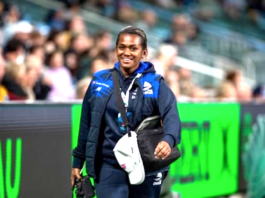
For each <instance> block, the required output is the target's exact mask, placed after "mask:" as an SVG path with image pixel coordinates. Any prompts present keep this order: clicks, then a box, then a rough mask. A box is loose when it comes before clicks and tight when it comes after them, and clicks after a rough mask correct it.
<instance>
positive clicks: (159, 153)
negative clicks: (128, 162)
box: [154, 141, 171, 159]
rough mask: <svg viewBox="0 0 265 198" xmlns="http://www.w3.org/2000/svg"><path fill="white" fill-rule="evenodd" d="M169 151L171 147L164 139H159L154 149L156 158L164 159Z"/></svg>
mask: <svg viewBox="0 0 265 198" xmlns="http://www.w3.org/2000/svg"><path fill="white" fill-rule="evenodd" d="M170 153H171V148H170V146H169V144H168V143H167V142H166V141H161V142H159V143H158V145H157V146H156V149H155V153H154V154H155V157H156V158H158V159H165V158H167V156H169V154H170Z"/></svg>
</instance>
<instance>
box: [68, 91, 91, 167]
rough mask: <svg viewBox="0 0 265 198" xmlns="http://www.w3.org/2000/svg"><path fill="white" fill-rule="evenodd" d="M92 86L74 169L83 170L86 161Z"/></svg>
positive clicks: (86, 99) (81, 125)
mask: <svg viewBox="0 0 265 198" xmlns="http://www.w3.org/2000/svg"><path fill="white" fill-rule="evenodd" d="M90 89H91V88H90V86H89V88H88V89H87V91H86V94H85V97H84V100H83V104H82V112H81V120H80V128H79V136H78V145H77V147H76V148H75V149H74V150H73V152H72V155H73V157H74V161H73V165H72V167H73V168H80V169H81V168H82V167H83V164H84V161H85V158H86V157H85V156H86V155H85V154H86V142H87V136H88V130H89V122H90V121H89V120H90V109H89V101H88V99H89V95H90Z"/></svg>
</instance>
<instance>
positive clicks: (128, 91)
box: [121, 73, 142, 108]
mask: <svg viewBox="0 0 265 198" xmlns="http://www.w3.org/2000/svg"><path fill="white" fill-rule="evenodd" d="M141 75H142V74H140V73H138V74H137V75H136V76H135V77H134V79H133V80H132V82H131V84H130V86H129V87H128V89H127V91H126V94H124V93H123V92H121V98H122V100H123V103H124V106H125V108H127V107H128V106H129V94H130V90H131V89H132V86H133V83H134V81H135V80H136V78H139V77H140V76H141Z"/></svg>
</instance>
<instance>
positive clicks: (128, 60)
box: [122, 58, 132, 63]
mask: <svg viewBox="0 0 265 198" xmlns="http://www.w3.org/2000/svg"><path fill="white" fill-rule="evenodd" d="M122 61H123V62H124V63H130V62H131V61H132V60H131V59H129V58H122Z"/></svg>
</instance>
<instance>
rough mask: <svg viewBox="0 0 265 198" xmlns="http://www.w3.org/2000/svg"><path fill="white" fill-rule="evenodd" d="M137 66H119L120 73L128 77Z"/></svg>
mask: <svg viewBox="0 0 265 198" xmlns="http://www.w3.org/2000/svg"><path fill="white" fill-rule="evenodd" d="M136 69H137V68H130V69H124V68H121V67H120V71H121V73H122V74H123V75H124V76H125V77H126V78H128V77H129V76H130V75H131V74H132V73H133V72H134V71H135V70H136Z"/></svg>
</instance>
